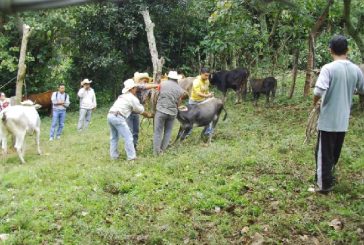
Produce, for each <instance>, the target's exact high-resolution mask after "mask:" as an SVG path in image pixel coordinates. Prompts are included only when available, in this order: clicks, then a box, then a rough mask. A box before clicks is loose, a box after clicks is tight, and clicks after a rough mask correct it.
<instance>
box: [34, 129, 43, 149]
mask: <svg viewBox="0 0 364 245" xmlns="http://www.w3.org/2000/svg"><path fill="white" fill-rule="evenodd" d="M39 138H40V129H39V128H37V129H36V130H35V143H36V144H37V151H38V154H39V155H41V154H42V151H41V150H40V144H39V142H40V140H39Z"/></svg>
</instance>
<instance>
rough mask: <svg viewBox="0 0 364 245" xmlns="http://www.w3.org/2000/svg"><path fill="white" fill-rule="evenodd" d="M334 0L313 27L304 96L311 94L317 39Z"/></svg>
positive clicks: (309, 44)
mask: <svg viewBox="0 0 364 245" xmlns="http://www.w3.org/2000/svg"><path fill="white" fill-rule="evenodd" d="M333 2H334V1H333V0H328V1H327V4H326V6H325V8H324V9H323V11H322V13H321V15H320V17H319V18H318V19H317V21H316V22H315V24H314V26H313V27H312V29H311V31H310V33H309V35H308V57H307V68H306V80H305V87H304V91H303V95H304V96H308V95H309V93H310V87H311V86H310V85H311V83H312V70H313V67H314V52H315V51H314V47H315V43H316V38H317V36H318V35H319V34H320V32H319V30H320V28H321V27H322V25H323V24H324V22H325V19H326V17H327V16H328V13H329V9H330V6H331V5H332V4H333Z"/></svg>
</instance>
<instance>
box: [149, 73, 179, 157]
mask: <svg viewBox="0 0 364 245" xmlns="http://www.w3.org/2000/svg"><path fill="white" fill-rule="evenodd" d="M181 78H182V76H180V75H178V74H177V72H176V71H170V72H169V73H168V80H167V81H164V82H162V83H161V86H160V93H159V97H158V101H157V108H156V109H157V112H156V114H155V117H154V138H153V153H154V155H159V154H161V153H162V152H164V151H165V150H166V149H167V147H168V145H169V141H170V139H171V135H172V129H173V123H174V119H175V118H176V116H177V113H178V105H179V104H180V103H181V100H182V98H183V97H184V95H185V91H184V89H182V88H181V87H180V86H179V85H178V79H181Z"/></svg>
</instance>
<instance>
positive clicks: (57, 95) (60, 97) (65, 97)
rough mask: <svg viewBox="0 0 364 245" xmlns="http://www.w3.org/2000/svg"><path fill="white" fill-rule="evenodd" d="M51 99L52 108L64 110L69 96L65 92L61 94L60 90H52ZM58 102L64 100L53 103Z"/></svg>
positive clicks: (68, 103)
mask: <svg viewBox="0 0 364 245" xmlns="http://www.w3.org/2000/svg"><path fill="white" fill-rule="evenodd" d="M51 100H52V104H53V110H66V109H67V107H68V106H69V105H70V97H69V96H68V94H66V93H63V94H61V93H60V92H53V94H52V98H51ZM59 102H64V104H63V105H55V104H57V103H59Z"/></svg>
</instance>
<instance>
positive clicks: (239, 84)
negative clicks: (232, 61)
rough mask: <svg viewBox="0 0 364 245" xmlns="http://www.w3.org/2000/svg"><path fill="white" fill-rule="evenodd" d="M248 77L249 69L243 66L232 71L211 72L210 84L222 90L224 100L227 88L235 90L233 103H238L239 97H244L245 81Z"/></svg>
mask: <svg viewBox="0 0 364 245" xmlns="http://www.w3.org/2000/svg"><path fill="white" fill-rule="evenodd" d="M248 77H249V71H248V70H247V69H245V68H237V69H235V70H232V71H219V72H215V73H213V74H211V76H210V81H211V84H212V85H214V86H216V87H217V89H218V90H220V91H221V92H223V94H224V98H223V101H224V102H225V100H226V93H227V91H228V89H232V90H234V91H236V101H235V103H240V100H241V98H243V97H244V100H245V97H246V88H247V81H248Z"/></svg>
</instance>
